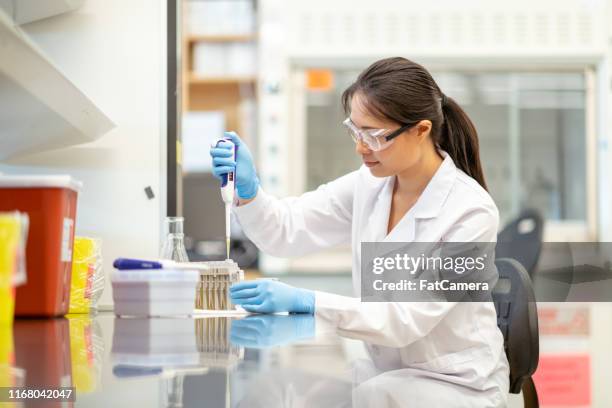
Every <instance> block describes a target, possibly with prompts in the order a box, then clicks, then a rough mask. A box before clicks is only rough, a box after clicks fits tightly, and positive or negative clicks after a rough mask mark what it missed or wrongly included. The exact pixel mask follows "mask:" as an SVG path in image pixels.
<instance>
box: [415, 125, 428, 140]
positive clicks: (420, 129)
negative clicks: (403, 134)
mask: <svg viewBox="0 0 612 408" xmlns="http://www.w3.org/2000/svg"><path fill="white" fill-rule="evenodd" d="M415 129H416V131H417V138H418V139H419V143H421V142H422V141H423V140H427V138H428V137H429V134H430V133H431V121H429V120H427V119H425V120H422V121H420V122H419V123H417V124H416V126H415Z"/></svg>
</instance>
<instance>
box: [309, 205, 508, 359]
mask: <svg viewBox="0 0 612 408" xmlns="http://www.w3.org/2000/svg"><path fill="white" fill-rule="evenodd" d="M498 222H499V217H498V215H497V209H495V208H493V210H492V209H488V208H483V209H477V210H474V211H469V212H466V214H465V216H464V217H462V218H461V219H460V220H459V221H458V222H457V223H456V224H455V225H453V226H451V228H450V229H449V231H450V232H451V233H450V234H449V235H447V236H446V238H447V240H448V241H449V242H485V241H486V239H487V238H488V239H493V240H494V239H495V234H496V232H497V225H498ZM488 242H491V241H488ZM456 304H457V303H455V302H361V300H360V299H359V298H352V297H346V296H340V295H335V294H330V293H325V292H318V291H317V292H315V313H316V315H317V317H318V318H322V319H324V320H326V321H327V322H328V323H330V324H332V325H334V326H336V327H337V328H338V330H339V332H340V333H342V334H343V335H345V336H347V337H351V338H357V339H360V340H364V341H367V342H371V343H373V344H378V345H382V346H387V347H406V346H408V345H410V344H411V343H413V342H415V341H417V340H419V339H421V338H423V337H425V336H426V335H427V334H428V333H429V332H431V331H432V330H433V328H434V327H436V325H437V324H438V323H439V322H440V321H442V319H444V317H445V316H446V315H447V314H448V312H449V311H451V310H452V309H453V308H454V307H455V306H456Z"/></svg>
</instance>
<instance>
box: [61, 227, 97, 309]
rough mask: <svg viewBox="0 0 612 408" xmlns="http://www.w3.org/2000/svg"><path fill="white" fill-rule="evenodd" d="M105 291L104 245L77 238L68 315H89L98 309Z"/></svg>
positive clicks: (93, 239) (89, 239)
mask: <svg viewBox="0 0 612 408" xmlns="http://www.w3.org/2000/svg"><path fill="white" fill-rule="evenodd" d="M103 289H104V273H103V271H102V245H101V242H100V240H99V239H95V238H88V237H75V238H74V249H73V256H72V278H71V285H70V305H69V310H68V313H89V312H90V310H92V309H96V307H97V300H98V299H99V298H100V295H101V294H102V290H103Z"/></svg>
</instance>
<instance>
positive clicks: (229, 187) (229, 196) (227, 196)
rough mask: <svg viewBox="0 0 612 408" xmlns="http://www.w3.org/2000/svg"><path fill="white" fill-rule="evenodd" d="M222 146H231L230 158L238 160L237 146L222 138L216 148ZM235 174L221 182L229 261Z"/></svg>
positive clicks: (225, 176) (231, 173)
mask: <svg viewBox="0 0 612 408" xmlns="http://www.w3.org/2000/svg"><path fill="white" fill-rule="evenodd" d="M222 144H226V145H227V144H229V145H230V146H231V149H230V150H231V152H232V155H231V156H230V157H229V158H231V159H232V160H234V161H235V160H236V146H235V145H234V143H233V142H232V140H231V139H229V138H221V139H219V140H217V143H216V146H221V145H222ZM234 176H235V174H234V172H233V171H231V172H229V173H227V174H225V175H224V176H223V179H222V180H221V198H222V199H223V202H224V203H225V251H226V254H227V259H229V250H230V229H231V228H230V227H231V220H230V216H231V209H232V203H233V202H234V183H235V177H234Z"/></svg>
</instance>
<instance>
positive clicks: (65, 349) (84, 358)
mask: <svg viewBox="0 0 612 408" xmlns="http://www.w3.org/2000/svg"><path fill="white" fill-rule="evenodd" d="M13 341H14V345H15V347H14V352H13ZM103 355H104V341H103V336H102V331H101V327H100V325H99V324H98V322H97V321H96V320H95V318H93V317H91V316H89V315H80V316H68V317H67V318H56V319H16V320H15V322H14V325H13V330H12V331H11V330H8V329H7V330H5V329H4V328H3V329H2V330H1V331H0V386H23V387H45V388H50V387H75V388H76V391H77V393H78V394H84V393H89V392H93V391H95V390H96V389H97V388H98V387H99V385H100V377H101V371H102V361H103ZM53 404H55V405H56V406H62V403H60V402H54V403H53ZM11 406H14V405H11Z"/></svg>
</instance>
